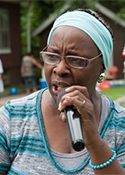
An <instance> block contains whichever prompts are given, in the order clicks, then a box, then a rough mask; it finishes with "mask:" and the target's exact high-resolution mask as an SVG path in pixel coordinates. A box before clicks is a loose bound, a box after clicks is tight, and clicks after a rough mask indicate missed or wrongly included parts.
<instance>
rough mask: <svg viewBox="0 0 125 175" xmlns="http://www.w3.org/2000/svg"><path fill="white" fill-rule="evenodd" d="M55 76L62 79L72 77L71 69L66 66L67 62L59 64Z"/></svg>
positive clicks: (55, 69)
mask: <svg viewBox="0 0 125 175" xmlns="http://www.w3.org/2000/svg"><path fill="white" fill-rule="evenodd" d="M53 72H54V74H56V75H58V76H60V77H68V76H69V75H70V68H69V66H68V65H67V64H66V62H65V60H64V59H62V60H61V61H60V63H58V64H57V65H56V66H55V67H54V69H53Z"/></svg>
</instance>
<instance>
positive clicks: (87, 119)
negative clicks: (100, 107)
mask: <svg viewBox="0 0 125 175" xmlns="http://www.w3.org/2000/svg"><path fill="white" fill-rule="evenodd" d="M65 91H66V94H65V95H64V96H63V97H62V99H61V101H60V104H59V108H58V109H59V110H60V111H61V112H62V111H64V109H65V108H66V107H67V106H71V105H73V106H75V107H76V109H77V111H78V112H79V114H80V115H81V121H82V128H83V135H84V139H85V144H86V147H88V146H90V145H92V144H94V143H95V142H96V143H97V140H98V139H99V140H100V136H99V133H98V122H97V118H96V112H95V108H94V105H93V103H92V102H91V100H90V97H89V93H88V90H87V88H86V87H82V86H71V87H69V88H67V89H66V90H65ZM62 116H63V118H62V120H63V121H64V120H66V116H65V118H64V115H62ZM93 135H94V137H93Z"/></svg>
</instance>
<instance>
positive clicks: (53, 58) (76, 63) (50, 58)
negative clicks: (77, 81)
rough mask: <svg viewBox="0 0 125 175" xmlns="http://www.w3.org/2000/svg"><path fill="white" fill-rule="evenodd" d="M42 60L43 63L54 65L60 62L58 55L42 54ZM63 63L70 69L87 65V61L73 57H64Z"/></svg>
mask: <svg viewBox="0 0 125 175" xmlns="http://www.w3.org/2000/svg"><path fill="white" fill-rule="evenodd" d="M42 59H43V60H44V62H45V63H47V64H51V65H54V64H58V63H59V62H60V61H61V56H60V55H58V54H53V53H47V52H43V53H42ZM65 61H66V63H67V64H68V65H69V66H71V67H86V66H87V65H88V63H89V62H88V60H87V59H80V58H78V57H75V56H66V57H65Z"/></svg>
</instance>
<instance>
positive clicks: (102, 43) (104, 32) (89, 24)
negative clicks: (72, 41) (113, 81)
mask: <svg viewBox="0 0 125 175" xmlns="http://www.w3.org/2000/svg"><path fill="white" fill-rule="evenodd" d="M65 25H66V26H73V27H76V28H78V29H81V30H82V31H84V32H86V33H87V34H88V35H89V36H90V37H91V39H92V40H93V41H94V43H95V44H96V46H97V47H98V49H99V50H100V51H101V53H102V56H103V62H104V66H105V68H108V67H109V62H110V57H111V55H112V52H113V39H112V36H111V33H110V32H109V30H108V29H107V28H106V27H105V26H104V25H103V24H102V23H101V22H100V21H99V20H98V19H96V18H95V17H94V16H92V15H91V14H89V13H87V12H84V11H71V12H66V13H64V14H63V15H61V16H60V17H59V18H57V20H56V21H55V22H54V25H53V27H52V29H51V30H50V33H49V36H48V40H47V45H49V44H50V41H51V38H52V35H53V32H54V31H55V29H56V28H58V27H60V26H65Z"/></svg>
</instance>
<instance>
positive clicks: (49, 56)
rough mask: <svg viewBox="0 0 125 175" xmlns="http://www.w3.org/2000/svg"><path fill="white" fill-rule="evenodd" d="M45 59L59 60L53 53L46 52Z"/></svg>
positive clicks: (50, 60)
mask: <svg viewBox="0 0 125 175" xmlns="http://www.w3.org/2000/svg"><path fill="white" fill-rule="evenodd" d="M45 59H46V60H47V61H48V62H52V63H53V62H57V61H58V60H59V56H58V55H56V54H53V53H46V56H45Z"/></svg>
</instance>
